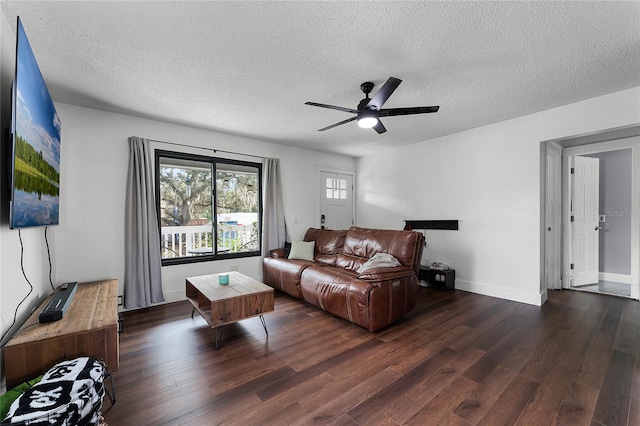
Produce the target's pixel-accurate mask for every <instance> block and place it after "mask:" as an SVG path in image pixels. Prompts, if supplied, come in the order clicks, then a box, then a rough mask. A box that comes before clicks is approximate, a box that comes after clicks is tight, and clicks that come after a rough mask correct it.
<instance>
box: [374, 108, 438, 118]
mask: <svg viewBox="0 0 640 426" xmlns="http://www.w3.org/2000/svg"><path fill="white" fill-rule="evenodd" d="M439 109H440V107H439V106H424V107H412V108H389V109H381V110H380V111H378V117H393V116H395V115H412V114H427V113H429V112H438V110H439Z"/></svg>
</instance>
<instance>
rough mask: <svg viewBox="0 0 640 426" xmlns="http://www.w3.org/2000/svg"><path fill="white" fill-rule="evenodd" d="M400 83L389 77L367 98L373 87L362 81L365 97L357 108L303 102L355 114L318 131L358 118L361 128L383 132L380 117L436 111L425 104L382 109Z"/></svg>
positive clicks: (361, 86)
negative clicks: (371, 128)
mask: <svg viewBox="0 0 640 426" xmlns="http://www.w3.org/2000/svg"><path fill="white" fill-rule="evenodd" d="M400 83H402V80H400V79H399V78H395V77H389V79H388V80H387V82H386V83H384V84H383V85H382V87H381V88H380V90H378V92H377V93H376V94H375V96H374V97H373V98H369V93H371V90H372V89H373V86H374V84H373V83H371V82H370V81H367V82H365V83H362V84H361V85H360V90H362V91H363V92H364V94H365V98H364V99H362V100H361V101H360V103H359V104H358V109H351V108H344V107H339V106H335V105H327V104H319V103H317V102H305V105H311V106H317V107H321V108H328V109H335V110H338V111H344V112H350V113H351V114H355V117H351V118H348V119H346V120H343V121H341V122H339V123H335V124H332V125H330V126H327V127H323V128H322V129H318V131H319V132H323V131H325V130H329V129H333V128H334V127H337V126H340V125H342V124H346V123H349V122H350V121H354V120H358V125H359V126H360V127H363V128H370V127H373V130H375V131H376V132H378V133H384V132H386V131H387V129H386V128H385V127H384V125H383V124H382V122H381V121H380V117H392V116H394V115H410V114H426V113H429V112H438V109H440V107H439V106H425V107H410V108H388V109H383V108H382V105H384V103H385V102H386V101H387V99H389V97H390V96H391V94H392V93H393V92H394V91H395V90H396V89H397V88H398V86H399V85H400Z"/></svg>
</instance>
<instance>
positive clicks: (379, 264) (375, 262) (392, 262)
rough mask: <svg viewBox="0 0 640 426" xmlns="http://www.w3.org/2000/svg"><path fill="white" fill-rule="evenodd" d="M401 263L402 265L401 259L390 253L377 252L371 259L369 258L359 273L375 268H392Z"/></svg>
mask: <svg viewBox="0 0 640 426" xmlns="http://www.w3.org/2000/svg"><path fill="white" fill-rule="evenodd" d="M400 265H402V264H401V263H400V261H399V260H398V259H396V258H395V257H393V256H392V255H390V254H389V253H376V254H374V255H373V257H372V258H371V259H369V260H367V261H366V262H365V263H364V264H363V265H362V266H361V267H360V268H359V269H358V271H357V272H358V274H362V273H363V272H365V271H368V270H369V269H373V268H392V267H394V266H400Z"/></svg>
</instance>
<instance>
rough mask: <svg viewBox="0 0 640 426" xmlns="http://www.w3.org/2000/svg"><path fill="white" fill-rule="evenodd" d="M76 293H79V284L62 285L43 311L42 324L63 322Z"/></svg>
mask: <svg viewBox="0 0 640 426" xmlns="http://www.w3.org/2000/svg"><path fill="white" fill-rule="evenodd" d="M76 291H78V283H77V282H73V283H64V284H62V285H61V286H60V288H59V289H58V291H56V292H55V293H53V297H52V298H51V300H50V301H49V303H47V305H46V306H45V307H44V308H43V309H42V311H41V312H40V315H39V316H38V320H39V321H40V322H41V323H44V322H53V321H58V320H61V319H62V317H63V316H64V312H65V311H66V310H67V308H68V307H69V305H70V304H71V299H73V295H74V294H76Z"/></svg>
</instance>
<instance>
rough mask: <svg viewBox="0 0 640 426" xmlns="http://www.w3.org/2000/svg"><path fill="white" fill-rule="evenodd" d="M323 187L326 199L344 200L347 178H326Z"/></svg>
mask: <svg viewBox="0 0 640 426" xmlns="http://www.w3.org/2000/svg"><path fill="white" fill-rule="evenodd" d="M325 182H326V183H325V188H326V192H327V198H328V199H335V200H346V199H347V180H346V179H334V178H327V179H326V180H325Z"/></svg>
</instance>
